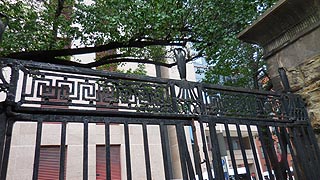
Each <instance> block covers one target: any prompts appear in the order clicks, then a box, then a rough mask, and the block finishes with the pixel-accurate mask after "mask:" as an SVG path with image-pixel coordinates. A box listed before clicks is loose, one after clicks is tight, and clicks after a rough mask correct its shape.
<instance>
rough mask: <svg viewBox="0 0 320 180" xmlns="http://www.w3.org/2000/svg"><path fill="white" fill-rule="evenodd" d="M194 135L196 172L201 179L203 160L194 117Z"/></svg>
mask: <svg viewBox="0 0 320 180" xmlns="http://www.w3.org/2000/svg"><path fill="white" fill-rule="evenodd" d="M192 136H193V141H194V142H193V144H194V145H193V149H194V150H193V154H194V164H195V168H196V174H197V175H198V178H199V179H203V176H202V170H201V160H200V150H199V144H198V136H197V129H196V127H195V124H194V119H192Z"/></svg>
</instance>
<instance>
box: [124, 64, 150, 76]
mask: <svg viewBox="0 0 320 180" xmlns="http://www.w3.org/2000/svg"><path fill="white" fill-rule="evenodd" d="M118 71H119V72H122V73H127V74H136V75H144V76H145V75H147V71H146V65H144V64H141V63H139V64H138V67H137V68H136V69H134V70H132V69H131V68H129V69H128V70H118Z"/></svg>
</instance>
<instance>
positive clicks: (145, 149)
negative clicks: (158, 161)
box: [142, 123, 151, 180]
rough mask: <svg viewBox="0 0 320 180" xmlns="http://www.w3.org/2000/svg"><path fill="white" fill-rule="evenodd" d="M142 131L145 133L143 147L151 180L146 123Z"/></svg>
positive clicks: (147, 171)
mask: <svg viewBox="0 0 320 180" xmlns="http://www.w3.org/2000/svg"><path fill="white" fill-rule="evenodd" d="M142 131H143V132H142V133H143V145H144V158H145V163H146V175H147V179H148V180H151V169H150V154H149V142H148V128H147V125H146V123H143V124H142Z"/></svg>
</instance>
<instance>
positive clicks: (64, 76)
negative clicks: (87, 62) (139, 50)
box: [0, 59, 320, 180]
mask: <svg viewBox="0 0 320 180" xmlns="http://www.w3.org/2000/svg"><path fill="white" fill-rule="evenodd" d="M0 69H1V73H0V80H1V81H0V92H1V95H2V97H4V98H3V99H2V102H1V104H0V110H1V111H0V112H1V114H0V116H1V122H0V123H1V125H0V151H1V159H0V160H1V162H0V165H1V179H6V177H7V174H8V173H7V169H8V162H9V157H10V156H9V155H10V147H11V144H12V142H11V140H12V131H13V127H14V124H15V123H17V122H35V123H36V124H37V126H36V132H35V134H36V137H35V144H34V148H35V150H34V162H33V173H32V179H37V178H38V173H39V158H40V147H41V140H42V131H43V126H44V124H45V122H59V123H60V126H61V132H60V136H61V137H60V171H59V177H60V179H64V176H65V161H66V159H65V153H66V147H65V145H66V133H67V130H68V129H67V125H68V124H72V123H81V124H82V127H83V142H82V143H83V150H82V151H83V155H82V158H83V160H82V162H83V169H82V177H83V179H88V178H89V173H88V171H89V170H88V163H89V160H88V139H89V138H88V136H89V135H88V133H89V125H90V124H92V123H102V124H103V125H104V134H105V139H104V140H105V144H106V146H105V148H106V176H107V179H111V168H110V163H109V162H110V143H111V142H110V137H111V134H110V127H111V126H112V124H120V125H121V128H123V132H124V135H123V136H124V151H125V157H124V158H125V165H123V166H122V167H123V168H124V169H125V177H122V178H127V179H134V177H133V176H132V174H133V171H132V167H133V166H132V163H133V162H132V157H133V154H131V150H130V148H131V147H132V146H131V144H130V141H131V140H132V139H130V131H131V128H132V127H134V126H138V127H139V128H140V130H141V134H142V141H143V157H144V166H145V170H144V172H145V175H144V178H146V179H156V177H155V176H154V172H155V171H154V170H153V169H152V167H153V165H152V164H151V158H152V156H151V154H152V151H150V145H149V144H150V139H148V138H149V137H150V136H149V135H150V133H151V132H150V126H153V127H157V128H156V129H157V130H156V131H157V133H159V138H160V141H161V143H160V144H161V154H160V155H161V158H162V163H163V174H164V178H165V179H172V178H175V176H176V175H175V173H177V172H175V171H174V170H176V167H173V164H174V163H178V164H179V167H178V168H177V169H178V172H179V173H180V175H179V177H180V178H182V179H210V180H212V179H225V177H226V176H225V170H224V169H223V166H222V163H221V152H220V148H219V146H221V145H222V144H221V142H220V143H219V140H218V139H219V138H218V132H217V127H218V125H219V127H222V128H224V133H225V134H224V137H225V143H226V144H227V147H228V153H229V156H228V157H229V158H230V160H229V161H230V163H231V165H230V167H232V169H233V171H234V175H233V176H234V178H235V179H241V178H242V177H244V178H245V179H249V178H253V177H251V173H252V172H253V170H252V168H250V167H249V162H248V157H247V154H248V149H246V148H245V146H248V147H250V148H249V151H250V152H251V154H250V156H252V157H253V158H252V159H253V161H254V162H253V166H254V167H253V168H254V169H255V170H254V172H255V173H257V174H256V178H258V179H263V178H264V177H263V176H264V174H263V172H262V169H261V165H260V162H259V161H260V160H259V152H258V149H257V147H256V143H257V141H256V138H255V137H254V136H257V137H258V138H259V142H260V143H261V149H262V150H263V152H262V153H263V155H264V159H265V163H266V167H267V171H268V173H269V178H270V179H275V177H276V179H277V180H278V179H283V180H284V179H315V178H316V177H319V176H320V171H319V170H320V155H319V147H318V145H317V143H316V140H315V137H314V134H313V131H312V128H311V125H310V122H309V119H308V116H307V112H306V109H305V107H304V103H303V101H302V99H301V97H300V96H298V95H295V94H290V93H278V92H264V91H256V90H248V89H242V88H232V87H221V86H216V85H211V84H204V83H196V82H188V81H185V80H181V81H179V80H170V79H161V78H153V77H146V76H137V75H128V74H121V73H115V72H103V71H98V70H92V69H87V68H81V67H73V66H64V65H54V64H48V63H41V62H33V61H24V60H16V59H1V60H0ZM5 71H6V72H7V73H5ZM8 75H9V76H8ZM66 107H67V108H66ZM168 128H171V129H173V131H172V132H174V133H175V139H176V141H177V145H178V150H177V152H178V154H179V155H178V158H177V159H175V160H173V159H172V154H170V153H171V150H170V147H169V146H170V144H168V139H170V137H169V138H168V132H167V131H168ZM230 128H233V129H234V131H233V133H235V135H236V136H234V135H232V134H231V130H230ZM189 129H191V130H192V131H191V130H190V132H189ZM243 129H244V130H243ZM253 130H254V131H256V132H257V133H256V134H255V135H254V134H253V132H252V131H253ZM152 133H154V132H152ZM243 133H246V135H244V134H243ZM244 136H246V138H247V139H246V142H244V139H243V137H244ZM274 138H276V139H277V143H278V144H277V145H278V149H276V148H275V147H274ZM233 140H237V142H239V146H240V150H238V151H239V153H240V155H241V156H242V161H243V163H242V165H243V166H244V167H243V168H242V169H245V171H244V175H241V174H240V172H237V171H238V170H237V169H238V166H237V165H239V163H237V161H238V160H237V159H236V155H235V151H236V149H235V148H234V147H233V144H232V143H233ZM209 146H210V147H209ZM276 151H281V153H278V152H276ZM289 152H290V153H291V156H292V159H293V170H294V174H292V173H291V169H290V163H289V162H288V159H287V157H288V153H289ZM160 155H159V156H160ZM279 155H280V157H279ZM250 164H252V163H250ZM271 174H274V176H272V175H271Z"/></svg>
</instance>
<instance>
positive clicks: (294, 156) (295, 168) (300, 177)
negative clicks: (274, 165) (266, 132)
mask: <svg viewBox="0 0 320 180" xmlns="http://www.w3.org/2000/svg"><path fill="white" fill-rule="evenodd" d="M286 132H287V133H285V138H286V141H287V142H288V146H289V150H290V152H291V157H292V160H293V165H294V171H295V172H296V174H297V175H296V176H297V177H298V179H302V175H301V172H300V168H299V159H297V157H296V155H295V153H296V152H295V151H294V150H293V147H292V144H291V141H290V137H289V134H292V133H290V132H288V131H287V130H286Z"/></svg>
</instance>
